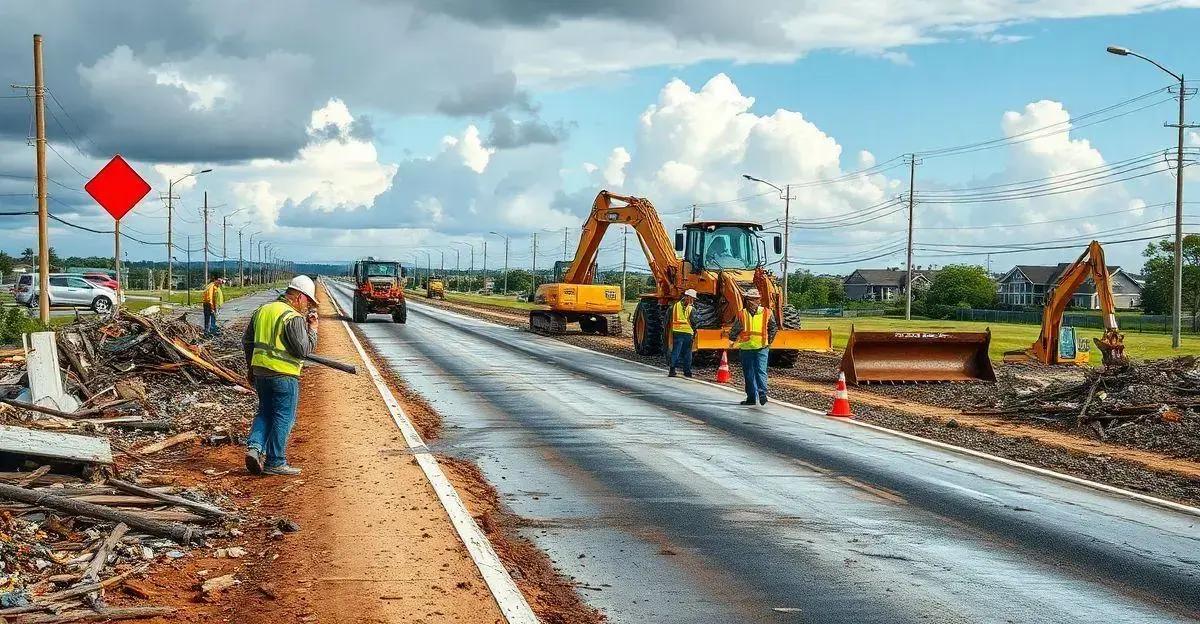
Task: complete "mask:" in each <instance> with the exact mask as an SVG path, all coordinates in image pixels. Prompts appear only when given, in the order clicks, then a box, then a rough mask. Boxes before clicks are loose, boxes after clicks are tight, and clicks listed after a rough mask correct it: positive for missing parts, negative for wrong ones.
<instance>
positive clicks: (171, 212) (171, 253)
mask: <svg viewBox="0 0 1200 624" xmlns="http://www.w3.org/2000/svg"><path fill="white" fill-rule="evenodd" d="M174 200H175V181H174V180H168V181H167V301H170V300H171V291H172V290H174V289H175V285H174V284H172V283H171V273H172V272H173V269H174V268H175V241H174V239H172V238H171V230H172V222H173V221H174V216H175V201H174Z"/></svg>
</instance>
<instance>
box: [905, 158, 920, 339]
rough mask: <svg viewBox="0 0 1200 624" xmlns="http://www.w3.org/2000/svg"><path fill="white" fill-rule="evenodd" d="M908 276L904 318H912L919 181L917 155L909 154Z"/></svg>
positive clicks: (908, 319) (906, 279) (909, 319)
mask: <svg viewBox="0 0 1200 624" xmlns="http://www.w3.org/2000/svg"><path fill="white" fill-rule="evenodd" d="M908 158H909V160H908V276H907V277H906V278H905V284H904V291H905V293H904V320H906V321H911V320H912V291H913V289H912V281H913V264H912V253H913V204H915V203H916V201H915V196H916V194H917V191H916V187H915V184H916V181H917V155H916V154H909V155H908Z"/></svg>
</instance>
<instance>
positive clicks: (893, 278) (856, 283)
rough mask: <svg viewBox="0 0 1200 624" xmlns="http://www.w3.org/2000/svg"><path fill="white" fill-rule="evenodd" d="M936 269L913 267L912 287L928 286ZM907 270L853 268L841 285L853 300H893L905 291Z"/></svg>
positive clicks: (847, 295) (935, 273)
mask: <svg viewBox="0 0 1200 624" xmlns="http://www.w3.org/2000/svg"><path fill="white" fill-rule="evenodd" d="M935 275H937V271H931V270H928V269H915V268H914V269H913V288H916V289H922V288H929V285H930V284H932V283H933V277H934V276H935ZM907 282H908V272H907V271H905V270H904V269H894V268H893V269H855V271H854V272H853V273H851V274H850V275H849V276H847V277H846V279H845V280H844V281H843V285H844V286H845V288H846V298H847V299H850V300H853V301H895V300H896V299H899V298H900V297H901V296H903V295H904V293H905V290H904V289H905V285H906V283H907Z"/></svg>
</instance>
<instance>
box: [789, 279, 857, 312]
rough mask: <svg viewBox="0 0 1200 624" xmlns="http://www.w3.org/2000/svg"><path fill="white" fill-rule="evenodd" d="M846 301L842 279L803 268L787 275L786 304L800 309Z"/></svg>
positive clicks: (829, 305) (826, 306) (834, 304)
mask: <svg viewBox="0 0 1200 624" xmlns="http://www.w3.org/2000/svg"><path fill="white" fill-rule="evenodd" d="M845 301H846V290H845V288H844V287H843V285H842V280H841V279H839V278H836V277H821V276H818V275H813V274H812V273H811V272H809V271H805V270H803V269H801V270H798V271H796V272H795V273H792V274H791V275H789V276H788V304H789V305H791V306H793V307H796V308H800V309H802V310H805V309H811V308H828V307H834V306H839V305H842V304H843V303H845Z"/></svg>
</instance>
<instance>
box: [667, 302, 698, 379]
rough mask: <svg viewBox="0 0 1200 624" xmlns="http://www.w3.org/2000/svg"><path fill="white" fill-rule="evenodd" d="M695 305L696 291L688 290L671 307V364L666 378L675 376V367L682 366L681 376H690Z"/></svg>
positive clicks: (694, 333)
mask: <svg viewBox="0 0 1200 624" xmlns="http://www.w3.org/2000/svg"><path fill="white" fill-rule="evenodd" d="M695 303H696V291H695V289H692V288H689V289H687V290H685V291H683V296H682V297H680V298H679V301H676V302H675V304H674V305H672V306H671V362H670V367H669V370H668V371H667V377H674V376H675V367H676V366H683V376H684V377H691V376H692V338H694V337H695V335H696V329H695V327H696V326H695V324H693V322H692V315H693V314H695V308H693V307H692V306H693V304H695Z"/></svg>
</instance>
